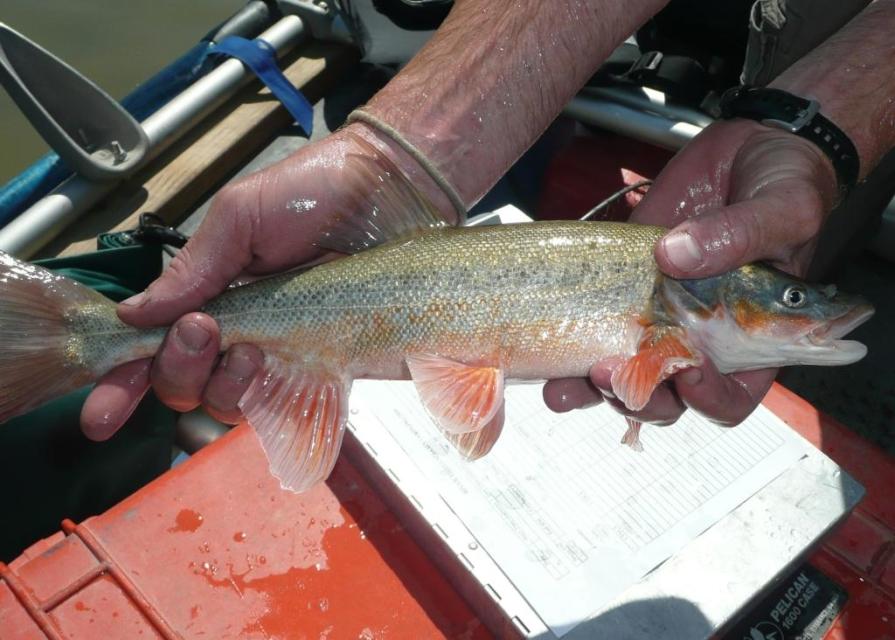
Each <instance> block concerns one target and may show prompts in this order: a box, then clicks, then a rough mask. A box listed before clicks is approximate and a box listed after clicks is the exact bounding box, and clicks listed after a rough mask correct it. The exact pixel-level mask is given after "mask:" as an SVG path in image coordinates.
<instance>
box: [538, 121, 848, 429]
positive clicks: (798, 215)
mask: <svg viewBox="0 0 895 640" xmlns="http://www.w3.org/2000/svg"><path fill="white" fill-rule="evenodd" d="M835 197H836V176H835V173H834V171H833V168H832V165H831V164H830V162H829V160H828V159H827V158H826V156H824V155H823V153H822V152H821V151H820V150H819V149H817V148H816V147H815V146H814V145H813V144H812V143H810V142H808V141H806V140H804V139H802V138H799V137H798V136H795V135H792V134H790V133H788V132H784V131H781V130H778V129H773V128H769V127H766V126H764V125H761V124H758V123H756V122H752V121H745V120H733V121H725V122H719V123H716V124H713V125H712V126H710V127H709V128H708V129H706V130H705V131H704V132H703V133H701V134H700V135H699V136H697V137H696V138H695V139H694V140H693V141H692V142H691V143H690V144H688V145H687V146H686V147H685V148H684V149H683V150H682V151H681V152H680V153H678V154H677V155H676V156H675V157H674V158H673V159H672V160H671V161H670V162H669V163H668V165H667V166H666V168H665V169H664V170H663V171H662V173H661V174H660V175H659V177H658V178H657V179H656V182H655V183H654V184H653V186H652V187H651V188H650V190H649V192H648V194H647V195H646V197H645V198H644V200H643V202H642V203H641V204H640V205H639V206H638V207H637V208H636V209H635V211H634V213H633V215H632V216H631V221H632V222H639V223H643V224H655V225H660V226H666V227H672V226H674V229H673V230H672V231H671V232H670V233H668V234H667V235H666V236H665V237H664V238H663V239H662V240H661V241H660V242H659V243H658V244H657V246H656V251H655V258H656V262H657V263H658V265H659V267H660V268H661V270H662V271H663V272H664V273H666V274H667V275H669V276H671V277H673V278H703V277H709V276H713V275H718V274H721V273H724V272H726V271H730V270H732V269H735V268H737V267H739V266H741V265H743V264H747V263H749V262H755V261H758V260H765V261H768V262H770V263H771V264H772V265H774V266H776V267H778V268H780V269H782V270H784V271H788V272H790V273H793V274H796V275H803V274H804V273H805V271H806V270H807V268H808V264H809V262H810V260H811V256H812V254H813V251H814V248H815V245H816V243H817V236H818V234H819V232H820V229H821V227H822V225H823V221H824V219H825V217H826V215H827V213H828V212H829V211H830V209H831V208H832V206H833V204H834V200H835ZM616 364H617V363H615V362H612V361H607V362H601V363H598V364H597V365H596V366H594V367H593V368H592V369H591V371H590V379H589V380H557V381H552V382H550V383H548V384H547V385H546V386H545V388H544V399H545V401H546V402H547V405H548V406H549V407H550V408H552V409H553V410H555V411H568V410H570V409H574V408H578V407H581V406H587V405H590V404H595V403H598V402H600V401H602V400H603V399H605V400H606V401H607V402H608V403H610V404H611V405H612V406H613V407H614V408H615V409H616V410H618V411H620V412H621V413H623V414H625V415H627V416H630V417H633V418H635V419H637V420H639V421H641V422H650V423H653V424H663V425H664V424H671V423H672V422H674V421H675V420H677V419H678V418H679V417H680V415H681V414H682V413H683V412H684V410H685V408H687V407H689V408H692V409H694V410H696V411H697V412H699V413H701V414H703V415H704V416H706V417H707V418H709V419H710V420H712V421H714V422H717V423H719V424H723V425H735V424H738V423H739V422H741V421H742V420H744V419H745V418H746V416H748V415H749V414H750V413H751V412H752V410H753V409H754V408H755V406H756V405H757V404H758V403H759V402H760V401H761V398H762V397H763V396H764V394H765V393H766V392H767V390H768V388H769V387H770V385H771V383H772V382H773V380H774V376H775V375H776V370H763V371H749V372H744V373H733V374H730V375H721V374H719V373H718V371H717V369H715V367H714V366H713V365H712V363H711V362H706V363H705V364H703V365H702V366H700V367H694V368H690V369H686V370H684V371H682V372H680V373H678V374H677V375H675V376H674V377H673V388H672V386H671V385H669V384H666V385H661V386H660V387H658V388H657V389H656V391H655V392H654V393H653V396H652V398H651V399H650V402H649V403H648V404H647V405H646V406H645V407H644V408H643V409H641V410H640V411H637V412H632V411H629V410H628V409H627V408H626V407H625V406H624V405H623V404H622V403H621V402H620V401H618V400H617V399H616V398H615V397H614V396H613V395H612V393H611V390H610V389H611V387H610V384H609V378H610V375H611V372H612V369H613V366H614V365H616Z"/></svg>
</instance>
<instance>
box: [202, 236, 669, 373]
mask: <svg viewBox="0 0 895 640" xmlns="http://www.w3.org/2000/svg"><path fill="white" fill-rule="evenodd" d="M661 234H662V230H661V229H659V228H654V227H634V226H632V225H624V224H616V225H613V224H606V225H581V224H578V223H574V222H572V223H569V222H557V223H544V224H538V225H506V226H492V227H475V228H461V229H454V228H445V229H439V230H435V231H432V232H428V233H425V234H423V235H421V236H418V237H415V238H412V239H410V240H404V241H397V242H392V243H389V244H386V245H383V246H380V247H377V248H374V249H371V250H369V251H365V252H363V253H360V254H356V255H353V256H349V257H346V258H344V259H340V260H337V261H333V262H330V263H327V264H324V265H321V266H318V267H316V268H314V269H311V270H310V271H307V272H304V273H302V274H300V275H297V276H291V277H290V276H281V277H278V278H275V279H271V280H269V281H265V282H262V283H259V284H257V285H254V286H251V287H245V288H239V289H236V290H233V291H231V292H229V293H227V294H225V295H223V296H221V297H220V298H218V299H216V300H215V301H213V302H212V303H211V304H209V305H208V306H207V307H206V309H205V311H206V312H207V313H209V314H210V315H212V317H214V318H215V319H216V320H218V322H219V323H220V324H221V329H222V336H223V340H224V343H225V345H227V344H232V343H235V342H252V343H256V344H258V345H259V346H261V347H262V348H266V349H270V350H273V351H277V352H280V353H283V352H288V354H289V356H290V357H292V358H295V359H298V360H299V361H300V362H302V363H304V364H305V365H307V366H309V367H315V366H324V367H327V368H329V367H337V368H339V369H340V370H342V371H344V372H345V373H346V374H347V375H349V376H350V377H351V378H359V377H376V378H392V379H394V378H405V377H407V369H406V367H405V364H404V360H405V357H406V356H407V354H409V353H432V354H437V355H440V356H443V357H446V358H450V359H454V360H457V361H460V362H464V363H467V364H473V365H479V364H488V365H492V366H498V365H499V366H501V367H503V368H504V370H505V371H506V375H507V376H508V377H511V378H538V379H540V378H544V377H559V376H580V375H584V374H585V373H586V371H587V370H588V368H589V367H590V366H591V365H592V364H593V362H594V358H595V357H597V358H598V357H600V356H602V355H610V354H611V355H618V354H621V353H625V352H627V351H629V350H630V348H631V347H630V346H629V344H628V343H629V342H630V336H629V334H630V331H629V327H630V324H631V318H632V317H636V316H639V315H642V314H644V313H646V312H647V310H648V305H649V301H650V297H651V294H652V290H653V287H654V283H655V279H656V275H657V270H656V266H655V263H654V262H653V259H652V248H653V246H654V244H655V241H656V239H657V238H658V237H660V235H661ZM634 347H636V345H634Z"/></svg>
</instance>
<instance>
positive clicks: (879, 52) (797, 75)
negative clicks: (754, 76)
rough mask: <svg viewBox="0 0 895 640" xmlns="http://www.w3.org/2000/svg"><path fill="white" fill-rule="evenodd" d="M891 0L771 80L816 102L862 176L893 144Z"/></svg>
mask: <svg viewBox="0 0 895 640" xmlns="http://www.w3.org/2000/svg"><path fill="white" fill-rule="evenodd" d="M893 34H895V0H876V1H875V2H874V3H873V4H871V5H870V6H868V7H867V8H866V9H864V11H862V12H861V13H860V14H858V15H857V16H856V17H855V18H854V19H853V20H851V21H850V22H849V23H848V24H847V25H846V26H844V27H843V28H842V29H840V30H839V31H838V32H837V33H836V34H835V35H834V36H833V37H831V38H830V39H829V40H827V41H826V42H824V43H823V44H822V45H820V46H818V47H817V48H815V49H814V50H813V51H812V52H811V53H809V54H808V55H807V56H805V57H804V58H802V59H801V60H799V61H798V62H797V63H796V64H794V65H793V66H791V67H790V68H789V69H787V70H786V71H784V72H783V73H782V74H780V76H779V77H777V78H776V79H775V80H774V81H773V82H772V83H771V85H770V86H772V87H777V88H780V89H784V90H786V91H789V92H791V93H795V94H797V95H801V96H805V97H811V98H814V99H816V100H818V101H819V102H820V105H821V113H823V114H824V115H825V116H826V117H828V118H829V119H830V120H832V121H833V122H834V123H836V125H837V126H839V127H840V128H841V129H842V130H843V131H844V132H845V133H846V134H847V135H848V136H849V137H850V138H851V140H852V142H854V144H855V147H856V148H857V150H858V155H859V156H860V160H861V174H860V177H861V178H863V177H864V176H866V175H867V173H868V172H869V171H870V170H871V169H872V168H873V167H875V166H876V164H877V163H878V162H879V160H880V158H882V156H883V155H884V154H885V153H887V152H888V151H890V150H891V149H893V148H895V38H893Z"/></svg>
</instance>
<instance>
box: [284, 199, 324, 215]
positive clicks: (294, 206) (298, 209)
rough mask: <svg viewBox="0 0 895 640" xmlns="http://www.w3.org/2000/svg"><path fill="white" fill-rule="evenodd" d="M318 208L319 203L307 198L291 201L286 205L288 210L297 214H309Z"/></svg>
mask: <svg viewBox="0 0 895 640" xmlns="http://www.w3.org/2000/svg"><path fill="white" fill-rule="evenodd" d="M316 207H317V201H316V200H310V199H307V198H297V199H295V200H290V201H289V202H288V203H287V204H286V208H287V209H289V210H290V211H294V212H295V213H307V212H309V211H312V210H313V209H314V208H316Z"/></svg>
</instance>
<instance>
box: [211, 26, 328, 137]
mask: <svg viewBox="0 0 895 640" xmlns="http://www.w3.org/2000/svg"><path fill="white" fill-rule="evenodd" d="M214 52H215V53H223V54H225V55H228V56H233V57H234V58H236V59H237V60H239V61H240V62H242V63H243V64H244V65H245V66H247V67H248V68H249V69H251V70H252V72H253V73H254V74H255V75H256V76H258V78H259V79H260V80H261V82H263V83H264V84H266V85H267V88H268V89H270V91H271V93H273V94H274V96H276V98H277V99H278V100H279V101H280V102H282V103H283V106H284V107H286V109H287V110H288V111H289V113H291V114H292V117H293V118H295V121H296V122H297V123H298V125H299V126H300V127H301V128H302V129H303V130H304V132H305V133H306V134H307V135H308V137H310V136H311V129H312V124H313V121H314V108H313V107H312V106H311V103H310V102H308V99H307V98H305V97H304V96H303V95H302V93H301V91H299V90H298V89H296V88H295V86H294V85H293V84H292V83H291V82H289V80H288V79H287V78H286V76H284V75H283V72H282V71H280V67H279V66H277V54H276V49H274V48H273V46H272V45H271V44H270V43H269V42H267V41H265V40H262V39H261V38H256V39H255V40H246V39H245V38H240V37H239V36H227V37H226V38H224V39H223V40H221V41H220V42H219V43H218V44H217V45H215V47H214Z"/></svg>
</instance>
